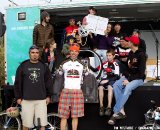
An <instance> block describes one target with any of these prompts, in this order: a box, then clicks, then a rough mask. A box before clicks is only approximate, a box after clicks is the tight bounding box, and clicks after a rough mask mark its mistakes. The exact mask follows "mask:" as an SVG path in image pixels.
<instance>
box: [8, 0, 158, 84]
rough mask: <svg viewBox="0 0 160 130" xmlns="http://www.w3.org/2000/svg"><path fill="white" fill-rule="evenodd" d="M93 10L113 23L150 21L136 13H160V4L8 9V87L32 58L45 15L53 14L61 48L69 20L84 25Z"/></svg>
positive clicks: (101, 0)
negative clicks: (36, 30) (36, 32)
mask: <svg viewBox="0 0 160 130" xmlns="http://www.w3.org/2000/svg"><path fill="white" fill-rule="evenodd" d="M89 6H95V7H96V8H97V9H98V12H99V14H100V15H101V16H102V17H108V18H109V19H110V20H111V21H120V20H121V21H122V20H142V18H143V20H144V19H146V20H147V19H150V17H149V16H150V15H145V16H144V14H141V13H139V14H135V13H133V10H134V9H135V8H136V9H137V7H139V11H141V12H143V11H145V9H146V8H149V9H153V7H155V8H156V9H157V11H159V12H160V10H159V9H160V8H159V7H160V2H159V1H158V0H134V1H130V0H90V1H84V0H72V1H71V0H70V1H69V0H60V1H56V2H53V3H47V4H44V5H32V6H15V7H8V8H7V9H6V26H7V30H6V37H5V39H6V40H5V64H6V76H7V77H6V83H9V84H11V85H12V84H14V79H15V73H16V69H17V67H18V66H19V64H20V63H21V62H22V61H24V60H26V59H28V58H29V57H28V49H29V47H30V46H31V45H32V40H33V38H32V33H33V29H34V26H35V25H36V24H38V23H40V13H41V11H43V10H46V11H48V12H49V13H50V15H51V24H52V25H53V26H55V39H56V41H58V42H57V43H58V46H60V43H59V41H60V38H61V37H60V36H61V31H62V29H63V28H64V27H65V26H66V25H67V24H68V19H69V18H70V17H75V18H76V20H78V21H81V20H82V18H83V17H84V16H85V15H86V14H87V9H88V7H89ZM123 9H125V11H127V10H128V9H130V10H131V12H130V14H131V15H130V16H128V14H126V15H125V13H124V15H123V16H121V17H120V16H119V15H120V14H116V13H118V11H119V10H121V11H123ZM140 9H141V10H140ZM137 10H138V9H137ZM125 11H124V12H125ZM134 15H136V16H134ZM151 15H152V18H153V19H157V18H159V17H160V14H159V13H154V15H153V14H151Z"/></svg>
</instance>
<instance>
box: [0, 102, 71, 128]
mask: <svg viewBox="0 0 160 130" xmlns="http://www.w3.org/2000/svg"><path fill="white" fill-rule="evenodd" d="M14 103H15V99H14V100H13V102H12V105H11V106H13V104H14ZM11 109H13V111H10V112H8V111H3V112H1V113H0V130H22V122H21V118H20V107H18V106H16V107H11ZM47 118H48V125H47V126H46V130H60V120H61V119H60V118H59V117H58V114H57V113H48V114H47ZM37 120H38V122H39V123H38V126H35V127H34V128H31V129H30V130H39V128H40V119H37ZM66 130H68V126H66Z"/></svg>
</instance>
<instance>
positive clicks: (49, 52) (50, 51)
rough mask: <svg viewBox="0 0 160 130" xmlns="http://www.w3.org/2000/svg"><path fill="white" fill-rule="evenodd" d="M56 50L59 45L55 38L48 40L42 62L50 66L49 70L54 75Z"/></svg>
mask: <svg viewBox="0 0 160 130" xmlns="http://www.w3.org/2000/svg"><path fill="white" fill-rule="evenodd" d="M56 48H57V43H56V42H55V40H54V39H53V38H51V39H49V40H47V43H46V47H45V49H44V50H43V52H42V58H41V60H42V61H43V62H44V63H46V64H47V65H48V66H49V70H50V72H51V73H52V74H54V72H55V65H56Z"/></svg>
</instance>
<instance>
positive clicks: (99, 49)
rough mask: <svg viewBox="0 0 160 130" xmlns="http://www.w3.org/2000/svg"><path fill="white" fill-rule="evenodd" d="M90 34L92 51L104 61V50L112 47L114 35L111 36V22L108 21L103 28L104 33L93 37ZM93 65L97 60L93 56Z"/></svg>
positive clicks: (96, 63)
mask: <svg viewBox="0 0 160 130" xmlns="http://www.w3.org/2000/svg"><path fill="white" fill-rule="evenodd" d="M90 35H91V39H92V43H93V44H94V49H93V50H94V51H95V52H96V53H97V54H98V55H99V56H100V57H101V58H102V61H103V62H105V61H106V52H107V50H109V49H111V48H112V44H113V42H114V37H113V36H112V24H111V23H108V25H107V28H106V30H105V35H97V36H95V37H93V36H92V34H91V33H90ZM95 65H96V66H98V65H99V64H98V61H97V59H96V58H95Z"/></svg>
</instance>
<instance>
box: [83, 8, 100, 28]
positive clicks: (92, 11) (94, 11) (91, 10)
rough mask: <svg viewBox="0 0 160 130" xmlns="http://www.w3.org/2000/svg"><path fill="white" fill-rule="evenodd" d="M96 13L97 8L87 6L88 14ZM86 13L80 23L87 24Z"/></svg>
mask: <svg viewBox="0 0 160 130" xmlns="http://www.w3.org/2000/svg"><path fill="white" fill-rule="evenodd" d="M96 14H97V9H96V8H95V7H93V6H91V7H89V9H88V15H96ZM88 15H86V16H85V17H84V18H83V20H82V25H87V24H88V23H87V17H88Z"/></svg>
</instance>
